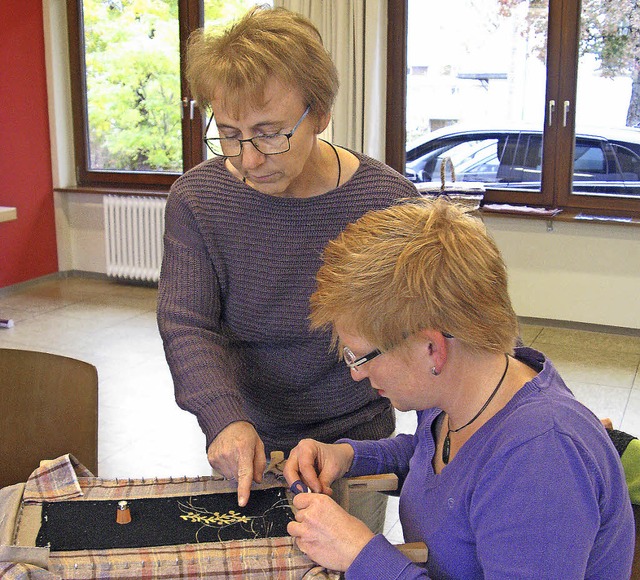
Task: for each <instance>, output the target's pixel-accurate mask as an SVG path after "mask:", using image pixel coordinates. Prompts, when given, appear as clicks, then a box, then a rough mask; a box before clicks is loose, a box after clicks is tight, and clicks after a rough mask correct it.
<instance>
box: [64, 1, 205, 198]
mask: <svg viewBox="0 0 640 580" xmlns="http://www.w3.org/2000/svg"><path fill="white" fill-rule="evenodd" d="M178 6H179V27H180V29H179V35H180V54H181V59H180V60H181V62H183V58H182V55H183V54H184V49H185V46H186V42H187V39H188V37H189V34H190V33H191V31H193V30H195V29H196V28H198V27H200V26H202V25H203V22H204V16H203V10H202V2H201V1H200V0H186V1H182V0H180V1H179V2H178ZM67 23H68V36H69V61H70V72H71V75H70V76H71V100H72V114H73V143H74V152H75V165H76V182H77V183H76V185H77V186H78V187H88V188H92V187H95V188H114V189H136V190H146V189H149V190H153V191H168V189H169V187H170V186H171V184H172V183H173V182H174V181H175V180H176V179H177V178H178V177H179V176H180V175H181V174H182V172H179V173H174V172H135V171H109V170H92V169H90V168H89V159H88V125H87V113H86V111H87V99H86V96H87V91H86V70H85V59H84V29H83V26H82V24H83V22H82V0H67ZM180 84H181V101H182V102H181V104H182V107H183V113H184V114H183V115H182V151H183V171H186V170H187V169H189V168H190V167H193V166H195V165H197V164H198V163H200V162H201V161H203V160H204V144H203V142H202V135H203V120H202V115H201V113H200V110H199V108H198V107H197V106H194V104H193V98H192V96H191V94H190V92H189V88H188V86H187V83H186V80H185V78H184V75H183V74H182V72H181V74H180ZM176 106H179V103H176ZM191 112H193V116H191Z"/></svg>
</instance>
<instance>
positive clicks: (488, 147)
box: [405, 125, 640, 196]
mask: <svg viewBox="0 0 640 580" xmlns="http://www.w3.org/2000/svg"><path fill="white" fill-rule="evenodd" d="M446 157H449V158H450V159H451V161H452V162H453V165H454V168H455V174H456V180H457V181H475V182H483V183H485V184H486V187H494V188H499V189H505V188H506V189H514V188H515V189H523V190H524V189H526V190H533V191H540V175H541V167H542V130H541V129H536V128H525V127H518V128H496V129H493V128H492V129H482V128H477V127H476V128H470V127H465V126H463V125H453V126H451V127H445V128H444V129H439V130H437V131H433V132H432V133H429V134H428V135H427V136H426V137H425V138H423V139H422V140H421V141H420V142H418V143H413V144H411V145H410V146H409V147H408V148H407V162H406V168H405V175H406V176H407V177H408V178H409V179H410V180H411V181H413V182H416V183H420V182H429V181H431V182H434V183H440V166H441V164H442V160H443V159H444V158H446ZM573 191H574V192H578V193H579V192H583V193H589V194H609V195H618V196H619V195H633V196H640V129H636V128H630V127H629V128H622V129H606V128H603V129H597V130H593V131H591V130H580V131H579V132H576V146H575V154H574V166H573Z"/></svg>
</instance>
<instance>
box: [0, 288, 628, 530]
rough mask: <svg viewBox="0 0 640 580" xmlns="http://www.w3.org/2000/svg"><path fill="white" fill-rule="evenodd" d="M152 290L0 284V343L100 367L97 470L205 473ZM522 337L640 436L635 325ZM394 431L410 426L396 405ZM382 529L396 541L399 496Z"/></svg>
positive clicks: (532, 330) (580, 393) (527, 329)
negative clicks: (5, 321)
mask: <svg viewBox="0 0 640 580" xmlns="http://www.w3.org/2000/svg"><path fill="white" fill-rule="evenodd" d="M155 303H156V290H155V289H153V288H145V287H139V286H130V285H122V284H117V283H114V282H110V281H106V280H101V279H92V278H78V277H74V278H63V279H46V280H40V281H36V282H32V283H28V284H23V285H19V286H17V287H13V288H5V289H0V318H11V319H13V320H14V322H15V326H14V327H13V328H8V329H5V328H0V347H13V348H29V349H33V350H43V351H48V352H53V353H58V354H63V355H66V356H71V357H75V358H79V359H82V360H85V361H88V362H90V363H92V364H94V365H95V366H96V367H97V368H98V374H99V381H100V394H99V397H100V402H99V435H98V441H99V451H98V456H99V467H98V471H99V474H100V475H101V476H103V477H141V476H142V477H148V476H169V475H173V476H176V475H199V474H209V473H210V468H209V464H208V462H207V460H206V455H205V449H204V445H205V442H204V436H203V435H202V432H201V431H200V428H199V427H198V424H197V422H196V420H195V418H194V417H193V416H191V415H190V414H188V413H186V412H185V411H182V410H180V409H179V408H178V407H177V405H176V404H175V402H174V399H173V386H172V381H171V376H170V374H169V370H168V368H167V364H166V362H165V359H164V353H163V351H162V344H161V341H160V337H159V335H158V329H157V326H156V321H155ZM522 338H523V341H524V342H525V344H527V345H530V346H534V347H536V348H538V349H539V350H542V351H543V352H545V353H546V354H547V356H549V358H550V359H551V360H552V361H553V362H554V364H555V365H556V367H557V368H558V369H559V371H560V373H561V374H562V375H563V377H564V378H565V381H566V382H567V383H568V385H569V387H570V388H571V389H572V390H573V392H574V394H575V395H576V397H577V398H578V399H579V400H581V401H582V402H583V403H584V404H586V405H587V406H588V407H589V408H591V409H592V410H593V411H594V412H595V413H596V414H597V415H598V416H600V417H610V418H611V419H612V421H613V424H614V427H616V428H619V429H622V430H624V431H627V432H629V433H633V434H640V370H639V367H640V332H637V331H634V332H628V333H604V332H601V331H599V332H594V331H588V330H584V329H580V330H575V329H571V328H569V327H561V326H557V325H555V324H554V325H548V326H547V325H545V326H539V325H533V324H523V326H522ZM398 418H399V422H398V431H400V432H402V431H404V432H408V431H411V429H412V428H413V427H414V426H415V421H414V414H413V413H399V415H398ZM387 513H388V517H387V526H386V527H387V530H386V533H387V536H388V537H389V538H390V539H391V540H392V541H394V542H401V541H402V537H401V532H400V526H399V523H398V521H397V501H396V500H395V499H393V498H392V499H390V501H389V509H388V512H387Z"/></svg>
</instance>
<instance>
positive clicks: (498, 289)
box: [284, 199, 634, 580]
mask: <svg viewBox="0 0 640 580" xmlns="http://www.w3.org/2000/svg"><path fill="white" fill-rule="evenodd" d="M323 258H324V264H323V266H322V267H321V268H320V270H319V272H318V275H317V279H318V286H317V290H316V292H315V293H314V294H313V296H312V298H311V320H312V325H313V327H314V328H316V329H319V328H330V329H332V331H333V337H334V342H335V344H336V346H337V347H338V349H339V353H340V354H341V355H342V357H343V358H344V360H345V362H346V364H347V365H348V366H349V367H350V369H351V376H352V377H353V379H354V380H356V381H359V380H362V379H364V378H365V377H367V378H368V379H369V380H370V381H371V385H372V386H373V388H374V389H376V390H377V391H378V392H379V393H380V394H381V395H382V396H385V397H388V398H389V399H390V400H391V402H392V403H393V405H394V406H395V407H396V408H397V409H400V410H402V411H407V410H410V409H415V410H417V411H418V412H419V413H418V427H417V430H416V433H415V434H414V435H398V436H396V437H394V438H391V439H383V440H380V441H365V442H358V441H351V440H341V441H338V442H337V443H336V444H334V445H326V444H321V443H318V442H316V441H313V440H310V439H305V440H303V441H301V442H300V443H299V445H298V446H297V447H296V448H294V449H293V451H292V452H291V455H290V457H289V459H288V461H287V464H286V466H285V469H284V474H285V477H286V478H287V481H288V482H289V483H292V482H294V481H295V480H297V479H302V480H303V481H304V482H305V483H306V484H307V485H308V486H309V487H310V489H311V490H312V491H314V492H320V493H308V494H307V493H302V494H299V495H297V496H296V497H295V499H294V506H295V507H296V508H297V510H298V511H297V514H296V518H295V520H296V521H293V522H290V523H289V527H288V531H289V533H290V534H291V535H292V536H294V537H295V538H296V541H297V544H298V546H299V547H300V549H301V550H303V551H304V552H306V553H307V554H308V555H309V556H310V557H311V558H313V559H314V560H315V561H317V562H318V563H319V564H321V565H322V566H325V567H327V568H331V569H336V570H346V578H362V579H371V578H376V579H378V580H381V579H386V578H389V579H390V578H403V579H406V578H427V577H428V578H464V579H469V578H510V579H511V578H553V579H556V578H594V579H595V578H598V579H600V578H608V579H623V578H624V579H628V578H629V574H630V570H631V561H632V557H633V541H634V523H633V515H632V511H631V504H630V501H629V494H628V490H627V485H626V484H625V479H624V473H623V470H622V466H621V463H620V458H619V457H618V454H617V453H616V450H615V449H614V447H613V445H612V443H611V440H610V438H609V436H608V435H607V433H606V431H605V429H604V427H603V425H602V424H601V423H600V421H599V420H598V418H597V417H595V416H594V415H593V413H591V412H590V411H589V410H588V409H587V408H586V407H584V406H583V405H582V404H580V403H579V402H578V401H576V399H575V398H574V397H573V395H572V394H571V392H570V391H569V389H568V388H567V386H566V385H565V384H564V382H563V381H562V379H561V378H560V376H559V375H558V373H557V371H556V370H555V368H554V367H553V364H552V363H551V361H549V360H548V359H547V358H545V356H544V355H543V354H541V353H540V352H537V351H535V350H533V349H530V348H524V347H519V348H514V345H515V343H516V339H517V336H518V326H517V320H516V315H515V313H514V311H513V308H512V306H511V302H510V299H509V295H508V292H507V273H506V268H505V265H504V262H503V260H502V258H501V256H500V253H499V251H498V249H497V247H496V245H495V243H494V241H493V240H492V239H491V238H490V236H489V235H488V234H487V232H486V230H485V227H484V225H483V224H482V222H481V221H480V220H479V219H477V218H475V217H473V216H471V215H470V214H468V213H465V212H464V211H463V210H462V209H460V208H458V207H457V206H455V205H454V204H452V203H450V202H448V201H446V200H443V199H438V200H436V201H426V200H420V201H414V202H411V203H409V202H408V203H406V204H401V205H397V206H394V207H391V208H389V209H386V210H382V211H374V212H370V213H368V214H366V215H365V216H363V217H362V218H360V219H359V220H358V221H357V222H356V223H355V224H352V225H350V226H348V227H347V229H346V230H345V231H344V232H343V233H342V234H341V235H340V236H339V237H338V238H337V239H336V240H334V241H333V242H330V244H329V245H328V246H327V248H326V250H325V252H324V256H323ZM385 472H393V473H396V474H397V475H398V476H399V478H400V481H401V482H402V490H401V494H400V521H401V523H402V527H403V532H404V538H405V541H407V542H417V541H423V542H425V543H426V545H427V547H428V549H429V557H428V561H427V564H426V569H425V568H424V567H420V566H418V565H415V564H412V563H411V562H410V561H409V559H408V558H406V557H405V556H403V555H402V554H401V553H400V552H399V551H398V550H396V549H395V548H394V547H393V546H392V545H391V544H389V542H388V541H387V540H386V539H385V538H384V536H382V535H374V534H373V533H372V532H371V531H370V530H369V529H368V528H367V527H366V526H365V525H364V524H362V522H360V521H358V520H357V519H355V518H353V517H352V516H350V515H349V514H347V513H346V512H345V511H344V510H342V508H340V506H338V505H337V504H336V503H335V502H334V501H333V500H332V499H331V498H330V497H329V496H330V495H331V489H330V487H329V486H330V484H331V483H332V482H333V481H334V480H336V479H337V478H339V477H342V476H343V475H347V476H357V475H366V474H373V473H385Z"/></svg>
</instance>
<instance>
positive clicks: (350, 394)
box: [158, 154, 416, 451]
mask: <svg viewBox="0 0 640 580" xmlns="http://www.w3.org/2000/svg"><path fill="white" fill-rule="evenodd" d="M357 156H358V158H359V160H360V167H359V169H358V170H357V171H356V173H355V174H354V175H353V177H352V178H351V179H350V180H349V181H348V182H347V183H345V184H344V185H342V186H340V187H339V188H337V189H335V190H332V191H329V192H327V193H326V194H323V195H320V196H316V197H311V198H304V199H300V198H283V197H276V196H270V195H265V194H262V193H259V192H257V191H255V190H254V189H252V188H250V187H248V186H247V185H245V184H243V183H242V182H240V181H238V180H237V179H235V178H234V177H233V176H232V175H231V174H230V173H229V172H228V171H227V170H226V169H225V167H224V165H223V160H222V159H213V160H209V161H206V162H204V163H202V164H201V165H199V166H198V167H195V168H194V169H192V170H190V171H188V172H187V173H185V174H184V175H183V176H182V177H181V178H180V179H178V180H177V181H176V182H175V184H174V186H173V188H172V190H171V193H170V195H169V198H168V201H167V208H166V229H165V241H164V258H163V264H162V273H161V277H160V284H159V293H158V326H159V328H160V333H161V335H162V339H163V342H164V348H165V353H166V357H167V361H168V363H169V367H170V369H171V372H172V375H173V380H174V385H175V395H176V401H177V403H178V405H179V406H180V407H181V408H183V409H186V410H187V411H189V412H191V413H193V414H194V415H195V416H196V417H197V419H198V422H199V424H200V426H201V428H202V430H203V431H204V433H205V435H206V442H207V446H208V445H209V444H210V443H211V441H212V440H213V439H214V438H215V436H216V435H217V434H218V433H219V432H220V431H221V430H222V429H223V428H224V427H226V426H227V425H228V424H230V423H232V422H234V421H239V420H244V421H249V422H251V423H252V424H253V425H254V426H255V427H256V429H257V431H258V433H259V434H260V436H261V437H262V439H263V441H264V443H265V446H266V448H267V451H269V450H273V449H282V450H284V451H288V450H289V449H291V447H293V446H295V444H296V443H297V442H298V441H299V440H300V439H301V438H303V437H314V438H316V439H320V440H323V441H334V440H336V439H338V438H340V437H342V436H345V435H347V436H352V435H353V434H354V433H357V434H358V435H360V436H359V437H357V438H371V439H374V438H375V439H377V438H380V437H383V436H387V435H389V434H390V432H391V431H392V430H393V414H392V413H391V412H390V407H389V402H388V400H386V399H380V398H379V397H378V396H377V394H376V393H375V391H374V390H373V389H371V387H370V384H369V382H368V381H360V382H355V381H353V380H352V379H351V377H350V374H349V371H348V369H347V367H346V365H345V364H344V363H343V362H341V361H339V360H338V357H337V356H336V353H335V352H331V351H330V341H329V335H328V334H326V333H320V332H314V333H311V332H310V330H309V322H308V315H309V297H310V295H311V293H312V292H313V290H314V288H315V273H316V271H317V269H318V268H319V266H320V263H321V260H320V254H321V252H322V249H323V248H324V246H325V245H326V243H327V242H328V241H329V240H331V239H333V238H335V237H336V236H337V235H338V233H340V232H341V231H342V230H343V229H344V227H345V226H346V224H348V223H349V222H352V221H355V220H356V219H358V218H359V217H360V216H361V215H363V214H364V213H366V212H367V211H368V210H371V209H380V208H384V207H387V206H389V205H390V204H392V203H393V202H394V201H395V200H396V199H399V198H403V197H409V196H415V195H416V190H415V188H414V186H413V185H412V184H411V183H410V182H409V181H408V180H406V179H405V178H403V177H402V176H401V175H399V174H398V173H397V172H395V171H393V170H392V169H390V168H388V167H387V166H385V165H383V164H381V163H379V162H378V161H375V160H374V159H371V158H369V157H366V156H363V155H359V154H357ZM349 434H351V435H349Z"/></svg>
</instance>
